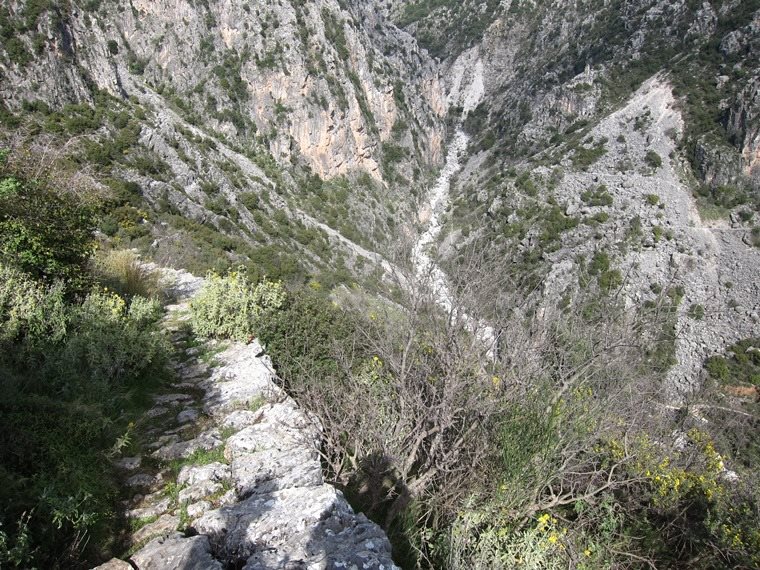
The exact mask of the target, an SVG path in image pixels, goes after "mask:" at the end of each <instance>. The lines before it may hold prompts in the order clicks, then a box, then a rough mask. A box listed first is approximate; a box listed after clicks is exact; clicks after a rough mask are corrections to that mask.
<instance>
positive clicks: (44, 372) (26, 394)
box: [0, 265, 168, 567]
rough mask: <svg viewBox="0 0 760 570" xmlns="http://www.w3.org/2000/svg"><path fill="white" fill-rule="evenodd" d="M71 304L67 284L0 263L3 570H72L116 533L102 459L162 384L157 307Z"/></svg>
mask: <svg viewBox="0 0 760 570" xmlns="http://www.w3.org/2000/svg"><path fill="white" fill-rule="evenodd" d="M73 298H75V297H74V296H72V295H69V294H67V292H66V290H65V288H64V286H63V282H62V281H57V282H56V283H54V284H52V285H50V284H46V283H44V282H40V281H35V280H34V279H32V278H31V276H29V275H28V274H23V273H21V272H20V271H18V270H17V269H14V268H9V267H6V266H3V265H0V506H1V508H0V525H2V529H0V533H2V534H0V561H2V562H3V563H12V564H15V565H17V566H21V567H33V566H37V567H56V566H59V565H64V566H72V565H76V564H77V563H78V562H77V561H79V560H81V559H83V558H87V557H89V556H96V555H97V553H94V552H87V544H88V542H90V543H91V545H92V546H93V547H95V546H96V545H98V546H100V545H102V544H103V543H104V541H107V540H109V539H110V538H109V537H110V536H113V530H112V527H113V525H114V524H115V522H116V521H115V519H114V517H113V512H114V506H113V504H114V501H115V500H116V498H117V495H118V492H117V491H118V487H117V483H116V478H115V476H114V473H112V469H111V466H110V463H109V462H108V461H107V460H105V458H104V454H105V453H107V452H108V451H109V450H110V449H111V448H112V446H113V443H114V441H115V440H116V438H117V436H119V435H120V434H123V433H124V430H125V429H127V428H126V424H127V423H128V421H129V419H130V418H131V417H134V416H132V415H131V414H132V413H136V412H137V410H135V407H134V402H139V401H141V397H140V394H141V393H144V392H145V391H146V390H149V389H151V386H154V385H155V384H156V383H157V382H160V381H161V380H162V378H163V377H164V371H165V366H164V365H165V361H166V357H167V352H168V347H167V344H166V342H165V340H164V337H163V335H161V334H159V333H158V331H157V330H156V328H155V325H154V323H155V321H156V320H157V319H158V317H159V316H160V309H159V306H158V303H157V302H156V301H149V300H147V299H144V298H142V297H137V296H135V297H133V298H132V301H131V303H130V304H129V305H128V304H127V302H126V301H124V300H123V299H122V298H121V297H119V296H118V295H115V294H114V293H108V292H105V291H100V290H95V291H92V292H91V293H89V294H88V295H87V296H86V297H85V299H84V301H83V302H81V303H78V302H73V301H71V299H73ZM127 410H134V411H133V412H127V413H125V412H126V411H127ZM3 543H5V545H3ZM24 545H26V547H25V548H26V549H25V550H24V548H22V546H24ZM22 551H23V552H22ZM61 556H63V558H60V557H61ZM3 558H5V560H3Z"/></svg>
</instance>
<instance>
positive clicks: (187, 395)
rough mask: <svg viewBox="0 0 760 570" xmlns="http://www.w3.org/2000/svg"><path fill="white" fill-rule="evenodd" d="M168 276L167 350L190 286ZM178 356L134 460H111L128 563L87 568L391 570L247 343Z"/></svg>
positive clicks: (262, 359)
mask: <svg viewBox="0 0 760 570" xmlns="http://www.w3.org/2000/svg"><path fill="white" fill-rule="evenodd" d="M172 277H174V278H177V276H176V275H172ZM180 277H181V278H177V281H179V283H180V284H181V287H180V288H179V290H178V291H175V294H176V295H177V296H178V297H179V298H180V302H178V303H177V304H175V305H172V306H170V307H169V311H168V315H167V317H166V319H165V328H166V329H167V331H168V332H169V333H170V335H171V338H172V340H173V342H174V343H175V345H177V346H178V347H182V346H187V344H189V343H190V342H191V337H190V331H189V327H188V326H187V320H188V318H189V316H188V309H189V298H190V296H191V295H193V294H194V293H195V292H197V290H198V289H199V287H200V283H199V282H197V281H194V280H192V279H191V278H190V277H188V276H182V275H180ZM188 283H189V284H191V285H192V286H188ZM178 352H181V356H180V357H178V361H177V362H176V363H175V365H174V366H175V369H176V372H177V376H178V380H177V382H174V383H173V384H172V385H171V386H170V387H169V388H168V390H170V391H168V392H167V393H166V394H156V396H155V398H154V402H155V404H156V406H157V407H160V408H163V409H164V410H165V412H163V413H162V414H150V419H149V422H150V426H154V427H152V429H150V430H149V431H148V433H150V434H151V438H150V440H149V441H148V442H146V444H145V446H144V449H145V450H146V455H145V456H142V457H129V458H124V459H118V460H116V464H117V466H118V467H119V468H120V469H121V470H122V471H124V481H125V485H126V486H128V487H127V488H129V489H131V490H132V492H133V493H137V494H135V495H133V497H132V499H130V500H128V501H125V503H124V515H125V516H126V517H127V518H128V519H130V521H131V522H132V525H131V527H132V529H133V532H132V535H131V544H132V552H133V553H132V554H131V555H130V556H129V558H128V562H124V561H121V560H117V559H114V560H111V561H109V562H107V563H106V564H104V565H102V566H100V567H99V568H101V569H105V568H137V569H138V570H169V569H172V570H174V569H183V570H191V569H192V570H195V569H197V570H200V569H207V568H208V569H220V570H221V569H222V568H230V567H235V568H245V569H249V570H252V569H257V570H263V569H274V568H310V569H311V568H313V569H316V568H356V569H393V568H396V566H395V565H394V563H393V561H392V559H391V546H390V543H389V541H388V539H387V537H386V536H385V534H384V532H383V531H382V530H381V529H380V527H378V526H377V525H376V524H375V523H373V522H371V521H369V520H368V519H367V518H366V517H365V516H364V515H363V514H356V513H354V511H353V509H352V508H351V506H350V505H349V504H348V502H347V501H346V499H345V497H344V496H343V494H342V493H341V492H340V491H338V490H337V489H335V488H334V487H332V486H331V485H328V484H326V483H325V482H324V480H323V477H322V469H321V464H320V460H319V453H318V445H319V442H320V430H319V426H318V424H317V422H315V421H314V420H312V419H310V418H309V417H308V416H307V415H306V414H305V413H303V412H302V411H301V410H300V409H299V408H298V406H297V405H296V403H295V402H294V401H293V400H292V399H291V398H290V397H289V396H288V395H287V394H285V392H284V391H283V390H281V389H280V388H279V387H278V386H277V385H276V384H275V383H274V381H273V377H274V373H273V370H272V364H271V361H270V359H269V357H268V356H266V354H264V350H263V348H262V346H261V345H260V344H259V343H258V342H257V341H254V342H253V343H251V344H248V345H243V344H232V343H231V344H227V345H221V344H219V343H207V344H206V345H203V346H200V347H198V346H192V347H190V350H187V349H185V350H184V351H178ZM212 352H215V353H216V354H213V355H212V358H211V359H209V358H208V355H209V353H212ZM183 358H184V360H183ZM209 360H210V362H211V364H210V365H208V364H205V363H204V361H207V362H208V361H209ZM188 410H192V412H193V413H187V411H188ZM169 412H171V413H169Z"/></svg>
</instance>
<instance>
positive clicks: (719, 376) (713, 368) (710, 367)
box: [705, 356, 729, 381]
mask: <svg viewBox="0 0 760 570" xmlns="http://www.w3.org/2000/svg"><path fill="white" fill-rule="evenodd" d="M705 368H706V369H707V372H709V373H710V376H712V377H713V378H715V379H716V380H720V381H726V380H728V376H729V374H728V363H726V359H725V358H723V357H722V356H711V357H710V358H708V359H707V362H706V363H705Z"/></svg>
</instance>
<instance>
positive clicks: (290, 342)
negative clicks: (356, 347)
mask: <svg viewBox="0 0 760 570" xmlns="http://www.w3.org/2000/svg"><path fill="white" fill-rule="evenodd" d="M352 333H353V329H352V327H351V326H350V324H349V321H348V320H347V318H346V316H345V314H344V313H343V312H342V311H341V310H340V309H339V308H338V307H337V306H335V305H334V304H333V303H332V302H330V300H329V299H327V298H325V297H324V295H322V294H320V293H318V292H316V291H313V290H311V289H305V288H302V289H298V290H297V291H295V292H292V293H290V294H288V295H287V297H286V299H285V302H284V304H283V306H282V308H281V309H280V310H279V311H278V312H277V313H275V314H274V315H273V316H272V317H271V318H269V319H267V320H266V321H264V322H263V323H262V327H261V330H260V338H261V340H262V341H263V343H264V344H265V345H266V347H267V352H268V353H269V355H270V356H271V357H272V360H273V361H274V363H275V366H276V367H277V371H278V374H279V375H280V377H281V378H282V379H283V380H284V381H285V383H286V385H288V384H290V383H291V382H292V381H293V380H295V379H297V378H300V379H301V380H302V381H303V378H302V375H303V373H304V372H305V371H309V373H310V377H312V376H313V377H314V378H315V379H318V378H327V377H330V376H332V375H335V374H337V373H338V371H339V367H338V365H337V362H336V360H335V358H333V351H332V349H333V348H334V347H335V346H339V345H341V344H342V343H343V342H345V341H347V340H348V339H350V338H351V336H352Z"/></svg>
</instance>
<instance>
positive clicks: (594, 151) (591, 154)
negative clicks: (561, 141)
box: [572, 141, 607, 170]
mask: <svg viewBox="0 0 760 570" xmlns="http://www.w3.org/2000/svg"><path fill="white" fill-rule="evenodd" d="M605 154H607V147H606V146H605V142H603V141H599V142H596V143H594V144H593V145H592V146H591V147H586V146H579V147H578V148H576V149H575V152H574V153H573V156H572V161H573V166H575V167H576V168H579V169H581V170H588V169H589V167H590V166H591V165H592V164H594V163H595V162H596V161H597V160H599V159H600V158H602V157H603V156H604V155H605Z"/></svg>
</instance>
